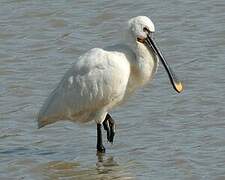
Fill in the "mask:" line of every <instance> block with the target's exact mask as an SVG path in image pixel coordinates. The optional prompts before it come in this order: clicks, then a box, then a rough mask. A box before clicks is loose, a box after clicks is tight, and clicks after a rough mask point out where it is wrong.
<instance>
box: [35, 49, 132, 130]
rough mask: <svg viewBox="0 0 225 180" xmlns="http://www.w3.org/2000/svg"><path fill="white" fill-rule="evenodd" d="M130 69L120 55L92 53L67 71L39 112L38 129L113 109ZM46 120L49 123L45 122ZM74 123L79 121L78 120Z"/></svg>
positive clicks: (96, 51) (105, 52)
mask: <svg viewBox="0 0 225 180" xmlns="http://www.w3.org/2000/svg"><path fill="white" fill-rule="evenodd" d="M129 74H130V67H129V63H128V61H127V59H126V56H125V55H124V54H123V53H117V52H108V51H104V50H102V49H96V48H95V49H92V50H90V51H89V52H87V53H86V54H84V55H83V56H82V57H80V58H79V60H78V61H77V62H76V63H75V64H74V65H73V66H72V68H71V69H69V70H68V71H67V73H66V74H65V75H64V77H63V79H62V80H61V82H60V83H59V85H58V87H57V88H56V89H55V90H54V91H53V92H52V93H51V94H50V96H49V97H48V98H47V100H46V102H45V103H44V105H43V107H42V108H41V110H40V113H39V117H38V121H39V127H42V126H43V125H45V124H43V123H41V122H42V121H44V119H45V121H46V122H45V123H47V124H49V123H52V122H54V121H55V120H56V119H71V120H73V118H74V117H75V118H76V116H78V115H82V113H83V114H85V113H86V112H87V113H88V112H94V111H97V110H98V109H101V108H103V107H108V108H110V106H113V103H116V102H117V101H120V100H122V98H123V96H124V93H125V91H126V86H127V83H128V80H129ZM47 119H48V120H47ZM77 121H82V120H79V119H77Z"/></svg>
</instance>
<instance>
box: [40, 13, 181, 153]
mask: <svg viewBox="0 0 225 180" xmlns="http://www.w3.org/2000/svg"><path fill="white" fill-rule="evenodd" d="M125 26H126V31H125V38H124V44H119V45H115V46H111V47H107V48H104V49H100V48H94V49H91V50H89V51H88V52H86V53H85V54H84V55H82V56H81V57H79V58H78V60H77V61H76V62H75V63H74V64H73V65H72V67H71V68H70V69H69V70H68V71H67V72H66V74H65V75H64V77H63V78H62V80H61V82H60V83H59V84H58V86H57V88H56V89H55V90H54V91H53V92H52V93H51V94H50V96H49V97H48V98H47V100H46V101H45V103H44V105H43V106H42V108H41V110H40V112H39V116H38V126H39V128H41V127H43V126H45V125H48V124H51V123H54V122H56V121H60V120H70V121H73V122H88V121H91V120H94V121H95V122H96V123H97V151H98V152H102V153H104V152H105V148H104V146H103V143H102V133H101V126H102V124H103V126H104V129H105V130H106V131H107V139H108V141H109V142H111V143H112V142H113V137H114V134H115V123H114V120H113V119H112V118H111V116H110V115H109V114H108V112H109V111H110V110H111V109H112V108H114V107H115V106H117V105H119V104H121V103H122V102H123V101H124V100H125V99H127V97H129V96H130V95H131V94H132V93H133V92H134V91H135V90H136V89H137V88H139V87H142V86H143V85H145V84H146V83H147V82H149V81H150V80H151V79H152V78H153V75H154V74H155V73H156V70H157V67H158V61H159V60H158V59H160V60H161V62H162V64H163V65H164V67H165V69H166V71H167V73H168V75H169V78H170V81H171V83H172V85H173V87H174V89H175V90H176V91H177V92H181V91H182V90H183V86H182V83H181V82H180V81H178V79H177V78H176V77H175V74H174V73H173V72H172V70H171V69H170V67H169V66H168V64H167V62H166V61H165V59H164V57H163V56H162V54H161V52H160V50H159V49H158V48H157V46H156V43H155V41H154V40H153V37H152V36H153V33H154V32H155V26H154V24H153V22H152V21H151V20H150V19H149V18H148V17H146V16H138V17H134V18H132V19H130V20H129V21H128V23H127V24H125Z"/></svg>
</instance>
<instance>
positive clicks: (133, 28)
mask: <svg viewBox="0 0 225 180" xmlns="http://www.w3.org/2000/svg"><path fill="white" fill-rule="evenodd" d="M154 32H155V26H154V24H153V22H152V21H151V20H150V19H149V18H148V17H146V16H137V17H134V18H132V19H130V20H129V21H128V34H129V38H128V39H129V40H131V41H130V43H131V46H134V45H144V46H145V47H146V48H147V49H148V50H149V51H150V52H151V53H153V54H154V55H155V56H158V57H159V59H160V60H161V62H162V64H163V65H164V67H165V69H166V71H167V73H168V76H169V79H170V81H171V83H172V85H173V87H174V89H175V90H176V91H177V92H178V93H180V92H181V91H182V90H183V85H182V83H181V82H180V81H179V80H178V79H177V78H176V76H175V74H174V72H173V71H172V70H171V68H170V66H169V65H168V63H167V61H166V60H165V58H164V57H163V55H162V53H161V51H160V49H159V48H158V47H157V45H156V43H155V41H154V39H153V33H154Z"/></svg>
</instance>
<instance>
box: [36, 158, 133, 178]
mask: <svg viewBox="0 0 225 180" xmlns="http://www.w3.org/2000/svg"><path fill="white" fill-rule="evenodd" d="M86 166H88V167H85V166H84V165H82V163H78V162H66V161H51V162H48V163H45V164H41V165H39V166H38V168H35V170H34V171H33V172H34V175H35V176H36V175H37V176H39V178H40V175H41V177H43V178H42V179H79V180H84V179H88V180H94V179H102V180H103V179H104V180H105V179H121V180H128V179H135V178H134V177H132V175H131V174H130V173H129V172H128V169H127V167H126V165H123V166H122V165H119V164H118V163H117V162H116V161H115V160H114V158H113V157H112V156H109V157H106V155H104V154H97V162H96V166H92V165H86Z"/></svg>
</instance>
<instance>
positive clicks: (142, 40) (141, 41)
mask: <svg viewBox="0 0 225 180" xmlns="http://www.w3.org/2000/svg"><path fill="white" fill-rule="evenodd" d="M137 41H138V42H140V43H144V42H145V39H144V38H140V37H137Z"/></svg>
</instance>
